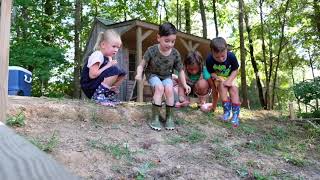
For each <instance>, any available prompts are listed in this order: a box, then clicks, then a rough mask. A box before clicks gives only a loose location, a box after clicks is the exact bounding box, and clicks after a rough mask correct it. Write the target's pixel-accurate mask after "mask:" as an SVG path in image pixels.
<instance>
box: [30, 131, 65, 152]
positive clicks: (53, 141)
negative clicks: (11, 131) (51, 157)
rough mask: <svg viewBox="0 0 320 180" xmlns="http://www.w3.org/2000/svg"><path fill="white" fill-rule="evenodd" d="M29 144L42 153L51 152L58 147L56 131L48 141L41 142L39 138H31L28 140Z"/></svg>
mask: <svg viewBox="0 0 320 180" xmlns="http://www.w3.org/2000/svg"><path fill="white" fill-rule="evenodd" d="M30 142H31V143H32V144H33V145H35V146H37V147H38V148H39V149H40V150H42V151H45V152H52V151H53V149H54V148H55V147H56V146H57V145H58V143H59V138H58V136H57V133H56V131H54V132H53V134H52V136H51V137H50V138H49V139H45V140H41V139H39V138H33V139H31V140H30Z"/></svg>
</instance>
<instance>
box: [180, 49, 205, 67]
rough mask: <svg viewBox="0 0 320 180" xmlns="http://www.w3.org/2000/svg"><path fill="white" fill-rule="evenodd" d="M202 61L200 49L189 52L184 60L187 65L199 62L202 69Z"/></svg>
mask: <svg viewBox="0 0 320 180" xmlns="http://www.w3.org/2000/svg"><path fill="white" fill-rule="evenodd" d="M202 63H203V60H202V56H201V54H200V53H199V52H198V51H191V52H189V53H188V55H187V57H186V59H185V60H184V65H185V66H188V65H193V64H197V65H198V66H199V67H200V69H202Z"/></svg>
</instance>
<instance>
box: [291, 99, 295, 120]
mask: <svg viewBox="0 0 320 180" xmlns="http://www.w3.org/2000/svg"><path fill="white" fill-rule="evenodd" d="M289 118H290V120H293V119H295V118H296V116H295V113H294V108H293V103H292V102H289Z"/></svg>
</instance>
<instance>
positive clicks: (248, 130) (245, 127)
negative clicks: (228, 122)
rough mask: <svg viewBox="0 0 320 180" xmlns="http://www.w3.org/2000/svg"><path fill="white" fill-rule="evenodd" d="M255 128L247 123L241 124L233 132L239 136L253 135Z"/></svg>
mask: <svg viewBox="0 0 320 180" xmlns="http://www.w3.org/2000/svg"><path fill="white" fill-rule="evenodd" d="M257 131H258V130H257V128H256V127H254V126H252V125H249V124H247V123H242V124H241V125H240V126H239V127H238V128H236V129H235V132H236V133H237V134H239V135H253V134H255V133H256V132H257Z"/></svg>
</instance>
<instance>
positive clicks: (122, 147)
mask: <svg viewBox="0 0 320 180" xmlns="http://www.w3.org/2000/svg"><path fill="white" fill-rule="evenodd" d="M89 146H90V147H92V148H95V149H99V150H102V151H104V152H106V153H109V154H111V155H112V156H113V157H114V158H116V159H122V158H126V159H127V160H131V159H132V155H133V153H134V152H132V151H131V150H130V149H129V146H128V143H123V144H104V143H103V142H101V140H90V141H89Z"/></svg>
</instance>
